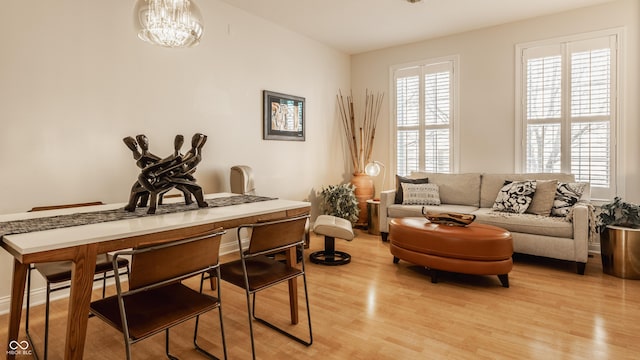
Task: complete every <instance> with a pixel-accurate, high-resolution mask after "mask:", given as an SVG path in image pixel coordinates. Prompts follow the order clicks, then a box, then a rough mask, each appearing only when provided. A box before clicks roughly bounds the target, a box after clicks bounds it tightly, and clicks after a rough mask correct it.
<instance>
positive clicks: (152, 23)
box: [134, 0, 204, 47]
mask: <svg viewBox="0 0 640 360" xmlns="http://www.w3.org/2000/svg"><path fill="white" fill-rule="evenodd" d="M134 17H135V25H136V30H137V33H138V38H140V40H143V41H146V42H148V43H150V44H153V45H160V46H165V47H191V46H195V45H198V43H200V37H201V36H202V32H203V30H204V28H203V26H202V16H201V15H200V10H199V9H198V7H197V6H196V4H195V3H194V2H193V1H192V0H137V2H136V6H135V10H134Z"/></svg>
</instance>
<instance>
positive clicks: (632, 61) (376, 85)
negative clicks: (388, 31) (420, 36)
mask: <svg viewBox="0 0 640 360" xmlns="http://www.w3.org/2000/svg"><path fill="white" fill-rule="evenodd" d="M639 20H640V1H637V0H621V1H615V2H612V3H607V4H605V5H601V6H596V7H590V8H584V9H580V10H575V11H571V12H566V13H560V14H556V15H552V16H545V17H541V18H535V19H531V20H527V21H521V22H516V23H511V24H506V25H502V26H495V27H491V28H486V29H482V30H477V31H471V32H466V33H461V34H457V35H453V36H447V37H442V38H438V39H433V40H428V41H423V42H418V43H413V44H408V45H404V46H397V47H393V48H388V49H384V50H379V51H373V52H368V53H363V54H359V55H355V56H353V57H352V69H351V73H352V88H353V91H354V92H358V91H362V89H365V88H368V89H377V90H378V89H379V90H383V91H385V92H387V93H389V91H390V90H391V86H390V83H389V68H390V67H391V66H392V65H397V64H404V63H410V62H414V61H419V60H424V59H431V58H438V57H442V56H449V55H459V56H460V73H459V76H460V77H459V79H460V83H459V84H460V87H459V89H460V101H459V106H460V107H459V109H460V113H459V115H460V145H461V147H460V151H461V153H460V161H461V163H460V172H476V171H477V172H504V173H509V172H513V171H514V164H515V157H514V149H515V144H514V142H515V139H514V136H515V128H514V126H515V121H514V117H515V106H514V101H515V100H514V99H515V55H514V54H515V45H516V44H518V43H525V42H530V41H536V40H544V39H550V38H555V37H562V36H568V35H572V34H577V33H583V32H590V31H597V30H602V29H610V28H617V27H624V28H625V36H626V44H625V45H624V47H625V57H624V58H623V59H622V61H623V67H624V74H623V79H622V81H623V84H622V86H623V92H624V103H623V104H622V105H623V107H622V113H621V117H620V118H621V119H622V126H623V129H622V130H623V136H624V138H623V140H624V144H625V146H624V148H623V149H621V152H620V155H622V156H623V157H624V158H623V159H622V161H623V162H622V164H623V166H624V179H623V180H624V183H625V184H626V186H625V187H624V188H622V189H619V193H620V194H624V195H625V197H626V198H627V199H628V200H630V201H634V202H640V188H639V187H638V186H637V185H638V184H639V183H640V161H638V160H639V159H640V142H638V140H637V139H638V136H639V135H640V122H639V116H640V111H639V108H640V102H638V84H639V83H640V72H638V63H639V60H640V56H639V52H640V47H639V45H640V36H639V32H640V30H639ZM388 98H391V97H390V96H389V97H388ZM390 118H391V117H390V116H389V102H387V103H385V107H384V108H383V112H382V115H381V118H380V124H379V128H380V129H386V130H387V133H386V134H384V135H383V134H381V136H378V137H377V139H376V144H375V145H374V156H373V157H374V159H380V160H381V161H382V162H384V163H385V164H391V163H392V157H393V153H392V152H391V151H388V150H387V149H390V148H391V145H390V144H393V142H392V140H393V139H392V138H391V136H392V135H391V134H392V132H391V131H390V129H391V124H390V123H389V119H390ZM390 167H391V166H388V167H387V179H393V175H394V174H395V170H394V169H390ZM380 181H381V180H380V179H376V186H377V187H378V186H379V185H380ZM390 186H391V187H392V186H393V181H391V183H389V182H387V188H389V187H390Z"/></svg>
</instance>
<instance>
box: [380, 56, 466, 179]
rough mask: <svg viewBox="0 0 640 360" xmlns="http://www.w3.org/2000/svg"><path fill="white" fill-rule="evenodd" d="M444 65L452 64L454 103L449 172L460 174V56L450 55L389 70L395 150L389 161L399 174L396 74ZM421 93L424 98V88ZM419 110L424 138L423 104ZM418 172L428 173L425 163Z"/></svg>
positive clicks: (450, 115)
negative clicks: (418, 68) (406, 70)
mask: <svg viewBox="0 0 640 360" xmlns="http://www.w3.org/2000/svg"><path fill="white" fill-rule="evenodd" d="M443 63H450V64H451V66H450V67H451V82H450V83H451V87H452V89H451V99H450V101H451V102H452V104H451V106H450V111H451V113H450V114H449V122H450V126H449V127H448V128H449V129H450V131H451V136H450V139H451V142H452V144H451V145H450V147H449V149H450V152H451V153H450V169H449V171H450V172H451V173H457V172H459V169H460V141H459V139H460V130H459V129H460V126H459V123H460V120H459V113H460V111H459V103H460V101H459V99H460V95H459V89H460V85H459V81H460V76H459V74H460V56H459V55H450V56H443V57H437V58H430V59H425V60H419V61H413V62H409V63H403V64H396V65H392V66H391V67H390V68H389V93H390V94H391V96H389V109H390V120H391V121H389V135H390V139H389V143H390V144H391V146H392V149H393V151H392V154H391V159H389V164H390V168H391V169H393V171H394V172H397V156H398V141H397V140H398V127H397V123H398V120H397V92H396V74H397V72H399V71H402V70H405V69H410V68H417V67H422V66H437V65H438V64H443ZM420 93H421V94H422V96H421V97H422V98H423V96H424V94H423V93H424V89H423V88H421V89H420ZM419 109H420V110H419V111H420V118H421V122H420V124H419V125H418V128H419V129H420V130H421V134H422V135H421V136H424V129H425V128H426V127H425V123H424V121H423V120H424V114H425V108H424V104H423V103H421V104H420V108H419ZM417 171H421V172H424V171H426V170H425V169H424V163H421V164H419V166H418V170H417Z"/></svg>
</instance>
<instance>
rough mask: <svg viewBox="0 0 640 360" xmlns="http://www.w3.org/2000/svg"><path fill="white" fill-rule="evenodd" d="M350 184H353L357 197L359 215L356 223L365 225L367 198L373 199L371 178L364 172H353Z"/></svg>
mask: <svg viewBox="0 0 640 360" xmlns="http://www.w3.org/2000/svg"><path fill="white" fill-rule="evenodd" d="M351 184H352V185H353V186H355V188H356V190H355V194H356V199H358V209H360V215H359V216H358V221H357V222H356V225H359V226H366V225H367V200H370V199H373V196H374V189H373V179H372V178H371V177H370V176H369V175H367V174H365V173H354V174H353V177H352V178H351Z"/></svg>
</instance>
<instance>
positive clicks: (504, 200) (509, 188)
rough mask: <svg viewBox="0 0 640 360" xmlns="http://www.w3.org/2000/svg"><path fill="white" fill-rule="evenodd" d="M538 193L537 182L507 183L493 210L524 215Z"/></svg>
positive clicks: (499, 193) (499, 194)
mask: <svg viewBox="0 0 640 360" xmlns="http://www.w3.org/2000/svg"><path fill="white" fill-rule="evenodd" d="M535 191H536V182H535V181H508V180H507V181H506V182H505V185H504V186H502V188H501V189H500V192H498V196H497V197H496V201H495V202H494V203H493V207H492V209H493V210H496V211H505V212H510V213H519V214H522V213H524V212H525V211H526V210H527V208H528V207H529V205H530V204H531V200H532V199H533V193H535Z"/></svg>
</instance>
